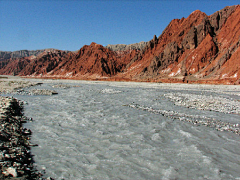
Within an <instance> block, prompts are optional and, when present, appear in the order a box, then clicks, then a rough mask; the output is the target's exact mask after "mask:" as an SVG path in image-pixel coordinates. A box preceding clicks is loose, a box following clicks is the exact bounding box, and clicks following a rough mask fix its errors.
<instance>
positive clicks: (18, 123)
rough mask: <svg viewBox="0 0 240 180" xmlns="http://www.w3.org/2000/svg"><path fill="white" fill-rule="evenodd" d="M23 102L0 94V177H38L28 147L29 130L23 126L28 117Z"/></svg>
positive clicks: (29, 145) (21, 178)
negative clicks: (25, 114) (24, 111)
mask: <svg viewBox="0 0 240 180" xmlns="http://www.w3.org/2000/svg"><path fill="white" fill-rule="evenodd" d="M22 110H23V104H22V103H20V102H19V101H17V100H16V99H15V98H11V97H2V96H0V121H1V126H0V171H1V173H0V179H9V178H10V179H20V180H23V179H39V178H41V176H42V174H41V173H39V172H37V170H36V168H35V167H34V166H33V159H32V155H31V152H30V147H31V146H34V145H33V144H31V143H30V135H31V130H29V129H26V128H23V127H22V124H23V123H24V122H26V121H27V120H28V119H27V118H26V117H25V116H23V114H22Z"/></svg>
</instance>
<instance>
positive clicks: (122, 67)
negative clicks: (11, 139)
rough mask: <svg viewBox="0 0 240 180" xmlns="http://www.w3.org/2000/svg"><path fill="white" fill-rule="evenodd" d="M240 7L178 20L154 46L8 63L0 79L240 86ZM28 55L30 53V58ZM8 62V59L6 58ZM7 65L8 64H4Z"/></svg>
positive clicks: (86, 50) (87, 49)
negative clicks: (57, 79)
mask: <svg viewBox="0 0 240 180" xmlns="http://www.w3.org/2000/svg"><path fill="white" fill-rule="evenodd" d="M239 46H240V6H239V5H236V6H229V7H225V8H224V9H222V10H220V11H217V12H215V13H214V14H212V15H210V16H207V15H206V14H205V13H203V12H201V11H199V10H196V11H194V12H193V13H191V14H190V15H189V17H187V18H182V19H174V20H172V21H171V22H170V24H169V25H168V26H167V27H166V28H165V30H164V31H163V32H162V34H161V35H160V36H159V37H157V36H154V37H153V39H152V40H150V41H149V42H140V43H136V44H131V45H107V46H106V47H103V46H102V45H99V44H96V43H92V44H91V45H85V46H83V47H82V48H81V49H80V50H79V51H77V52H66V51H60V50H52V51H49V52H46V51H44V52H41V53H39V54H37V55H30V54H29V53H28V56H24V57H23V56H21V57H20V54H21V55H23V54H24V53H23V52H22V53H18V56H19V57H15V58H13V55H12V56H11V57H9V55H8V56H7V55H6V53H5V55H4V53H2V52H1V54H0V57H2V60H1V61H0V74H15V75H20V76H30V77H40V78H67V79H68V78H69V79H89V80H111V81H114V80H115V81H121V80H125V81H150V82H178V83H210V84H240V48H239ZM25 54H27V53H25ZM3 57H4V58H3ZM3 59H4V60H3Z"/></svg>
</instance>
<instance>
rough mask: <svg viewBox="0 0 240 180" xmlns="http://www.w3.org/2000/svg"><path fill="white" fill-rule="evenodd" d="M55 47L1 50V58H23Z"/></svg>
mask: <svg viewBox="0 0 240 180" xmlns="http://www.w3.org/2000/svg"><path fill="white" fill-rule="evenodd" d="M54 50H55V49H41V50H32V51H30V50H20V51H13V52H11V51H0V60H4V59H10V58H21V57H28V56H37V55H38V54H40V53H42V52H44V51H54Z"/></svg>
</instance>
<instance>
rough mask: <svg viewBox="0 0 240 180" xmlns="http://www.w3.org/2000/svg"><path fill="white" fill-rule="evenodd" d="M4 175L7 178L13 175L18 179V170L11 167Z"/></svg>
mask: <svg viewBox="0 0 240 180" xmlns="http://www.w3.org/2000/svg"><path fill="white" fill-rule="evenodd" d="M3 174H5V176H8V175H9V174H11V175H12V176H13V177H17V170H16V169H15V168H12V167H9V168H7V170H6V171H4V172H3Z"/></svg>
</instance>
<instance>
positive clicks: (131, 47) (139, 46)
mask: <svg viewBox="0 0 240 180" xmlns="http://www.w3.org/2000/svg"><path fill="white" fill-rule="evenodd" d="M146 45H147V42H144V41H142V42H140V43H134V44H128V45H127V44H115V45H112V44H108V45H107V46H106V48H108V49H111V50H112V51H127V50H143V49H144V48H145V46H146Z"/></svg>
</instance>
